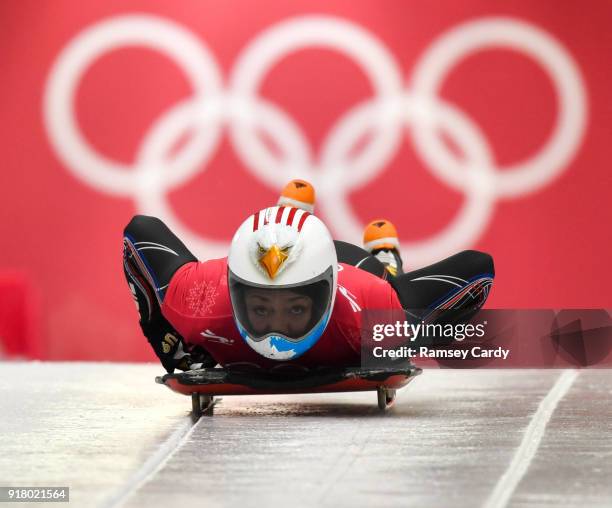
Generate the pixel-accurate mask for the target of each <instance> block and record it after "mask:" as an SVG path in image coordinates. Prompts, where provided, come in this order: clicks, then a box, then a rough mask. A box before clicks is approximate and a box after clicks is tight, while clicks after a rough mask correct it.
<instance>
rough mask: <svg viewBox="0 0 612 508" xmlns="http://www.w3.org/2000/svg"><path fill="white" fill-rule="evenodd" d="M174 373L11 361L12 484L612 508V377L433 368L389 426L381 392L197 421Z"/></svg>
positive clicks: (146, 502) (144, 493)
mask: <svg viewBox="0 0 612 508" xmlns="http://www.w3.org/2000/svg"><path fill="white" fill-rule="evenodd" d="M161 373H162V372H161V369H160V368H159V367H158V366H157V365H134V364H94V363H88V364H86V363H3V364H0V429H1V437H2V440H1V441H0V485H3V486H34V485H39V486H69V487H70V505H72V506H77V507H88V506H104V507H106V506H128V507H149V506H151V507H166V506H181V505H187V504H188V505H189V506H223V507H237V508H238V507H240V508H244V507H262V506H265V507H281V506H283V507H285V506H291V507H294V506H297V507H301V506H304V507H305V506H308V507H310V506H329V507H345V506H346V507H351V508H353V507H356V506H360V507H361V506H376V507H391V506H393V507H396V506H397V507H408V506H415V507H418V508H423V507H425V506H436V507H444V506H449V507H453V508H455V507H461V506H466V507H473V506H483V507H487V508H493V507H502V506H509V507H527V506H529V507H534V506H535V507H540V506H541V507H544V506H547V507H549V506H561V507H569V506H572V507H574V506H576V507H581V508H582V507H585V506H608V507H609V506H612V481H610V478H612V460H611V458H612V371H611V370H599V371H597V370H590V371H580V372H578V371H558V370H549V371H511V370H506V371H501V370H478V371H474V370H465V371H451V370H427V371H425V372H424V373H423V375H422V376H420V377H418V378H417V379H416V380H415V381H414V382H413V383H411V384H410V385H409V386H408V387H407V388H405V389H403V390H402V391H400V392H399V394H398V402H397V404H396V406H395V408H394V409H392V410H391V411H390V412H388V413H386V414H379V412H378V410H377V408H376V396H375V394H374V393H361V394H326V395H296V396H262V397H225V398H224V399H223V400H222V401H221V402H220V403H219V404H218V405H217V407H216V408H215V415H214V416H213V417H206V416H204V417H202V418H201V419H200V420H199V421H198V422H197V423H195V424H193V422H192V420H191V418H190V417H189V411H190V406H191V404H190V399H189V398H188V397H184V396H180V395H178V394H174V393H172V392H171V391H170V390H168V389H167V388H165V387H162V386H159V385H155V384H154V382H153V379H154V377H155V376H156V375H159V374H161ZM19 506H27V504H24V503H22V504H20V505H19ZM32 506H40V504H36V505H32Z"/></svg>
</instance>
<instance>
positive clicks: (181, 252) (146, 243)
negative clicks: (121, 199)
mask: <svg viewBox="0 0 612 508" xmlns="http://www.w3.org/2000/svg"><path fill="white" fill-rule="evenodd" d="M193 261H197V259H196V257H195V256H194V255H193V254H192V253H191V252H189V250H188V249H187V247H185V245H183V243H182V242H181V241H180V240H179V239H178V238H177V237H176V236H175V235H174V233H172V231H170V229H168V227H167V226H166V225H165V224H164V223H163V222H162V221H161V220H159V219H157V218H156V217H147V216H145V215H136V216H135V217H134V218H133V219H132V220H131V221H130V223H129V224H128V225H127V226H126V228H125V230H124V238H123V270H124V274H125V277H126V280H127V283H128V286H129V288H130V291H131V293H132V297H133V298H134V301H135V303H136V307H137V309H138V313H139V316H140V327H141V329H142V333H143V334H144V335H145V337H146V338H147V340H148V341H149V343H150V344H151V347H152V348H153V350H154V351H155V354H156V355H157V357H158V358H159V359H160V361H161V363H162V365H163V366H164V368H165V369H166V370H167V371H168V372H173V371H174V369H175V368H177V367H178V368H185V367H186V362H187V360H189V359H190V358H189V354H188V352H187V351H185V349H184V347H185V346H184V342H183V338H182V337H181V336H180V335H179V333H178V332H177V331H176V330H175V329H174V327H173V326H172V325H171V324H170V323H169V322H168V321H167V320H166V319H165V318H164V316H163V315H162V313H161V304H162V303H163V300H164V295H165V292H166V289H167V287H168V284H169V283H170V280H171V278H172V276H173V275H174V273H175V272H176V270H178V269H179V268H180V267H181V266H183V265H184V264H185V263H189V262H193Z"/></svg>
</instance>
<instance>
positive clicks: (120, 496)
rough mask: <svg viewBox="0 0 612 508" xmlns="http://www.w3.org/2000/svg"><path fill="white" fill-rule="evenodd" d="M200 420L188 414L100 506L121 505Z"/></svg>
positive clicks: (163, 462) (158, 467) (148, 477)
mask: <svg viewBox="0 0 612 508" xmlns="http://www.w3.org/2000/svg"><path fill="white" fill-rule="evenodd" d="M200 420H201V418H200V419H198V421H196V422H195V423H193V421H192V419H191V416H189V417H188V419H187V421H186V422H185V423H184V424H183V425H181V426H180V427H179V428H178V429H176V430H175V431H174V432H173V433H172V434H171V435H170V437H169V438H168V439H166V441H164V442H163V443H162V444H161V445H160V446H159V448H158V449H157V451H156V452H155V453H154V454H153V455H151V456H150V457H149V458H148V459H147V461H146V462H145V463H144V464H143V465H142V467H141V468H140V469H138V471H136V472H135V473H134V474H133V475H132V476H130V477H129V478H128V479H127V481H126V482H125V484H124V486H123V487H121V488H120V489H119V490H117V492H115V493H114V494H113V495H112V496H111V497H110V498H109V499H107V501H106V502H105V503H104V504H102V506H103V507H104V508H115V507H118V506H123V505H124V504H125V503H126V502H127V500H128V499H129V498H130V497H131V496H132V495H133V494H134V493H135V492H136V491H137V490H138V489H140V487H142V486H143V485H144V484H145V483H147V482H149V480H151V479H152V478H153V477H154V476H155V474H156V473H157V472H158V471H159V470H160V469H162V468H163V467H164V466H165V465H166V463H167V462H168V461H169V460H170V458H171V457H172V456H173V455H174V454H175V453H176V451H177V450H178V449H179V448H180V447H181V446H183V444H184V443H185V442H186V441H187V439H189V436H190V435H191V433H192V432H193V431H194V429H195V428H196V426H197V424H198V422H199V421H200Z"/></svg>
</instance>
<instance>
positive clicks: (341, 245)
mask: <svg viewBox="0 0 612 508" xmlns="http://www.w3.org/2000/svg"><path fill="white" fill-rule="evenodd" d="M334 245H335V247H336V256H337V257H338V263H345V264H347V265H351V266H355V267H357V268H361V269H362V270H365V271H366V272H370V273H371V274H374V275H376V276H377V277H380V278H382V279H386V278H387V276H388V275H389V274H388V272H387V270H385V266H384V265H383V264H382V263H381V262H380V261H379V260H378V259H376V258H375V257H374V256H372V254H370V253H369V252H367V251H365V250H364V249H362V248H361V247H357V245H353V244H352V243H347V242H342V241H340V240H334Z"/></svg>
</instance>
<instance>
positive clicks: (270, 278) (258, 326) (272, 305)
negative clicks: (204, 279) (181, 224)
mask: <svg viewBox="0 0 612 508" xmlns="http://www.w3.org/2000/svg"><path fill="white" fill-rule="evenodd" d="M227 263H228V286H229V292H230V298H231V302H232V309H233V313H234V321H235V322H236V326H237V327H238V330H239V332H240V335H242V337H243V338H244V340H245V341H246V343H247V344H248V345H249V346H250V347H251V348H253V349H254V350H255V351H257V352H258V353H259V354H261V355H263V356H265V357H266V358H271V359H273V360H291V359H293V358H297V357H298V356H300V355H302V354H303V353H305V352H306V351H308V350H309V349H310V348H311V347H312V346H313V345H314V344H315V343H316V342H317V341H318V340H319V338H320V337H321V335H323V332H324V331H325V327H326V326H327V323H328V321H329V317H330V315H331V312H332V309H333V306H334V301H335V297H336V287H337V281H338V260H337V258H336V249H335V247H334V242H333V240H332V237H331V235H330V233H329V231H328V229H327V227H326V226H325V224H323V222H321V220H320V219H318V218H317V217H315V216H314V215H312V214H310V213H309V212H307V211H305V210H300V209H298V208H294V207H289V206H273V207H270V208H266V209H264V210H261V211H259V212H257V213H255V214H253V215H251V216H250V217H249V218H248V219H247V220H245V221H244V222H243V223H242V225H241V226H240V227H239V228H238V231H236V234H235V235H234V238H233V239H232V244H231V247H230V251H229V256H228V259H227Z"/></svg>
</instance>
